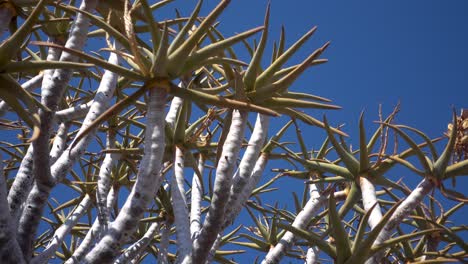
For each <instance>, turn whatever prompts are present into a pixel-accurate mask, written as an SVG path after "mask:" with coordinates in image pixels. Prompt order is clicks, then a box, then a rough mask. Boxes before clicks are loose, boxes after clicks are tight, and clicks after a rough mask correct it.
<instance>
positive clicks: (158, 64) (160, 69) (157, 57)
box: [150, 24, 169, 76]
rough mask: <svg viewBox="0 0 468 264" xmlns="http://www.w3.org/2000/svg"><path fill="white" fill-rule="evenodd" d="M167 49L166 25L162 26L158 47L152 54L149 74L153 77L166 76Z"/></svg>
mask: <svg viewBox="0 0 468 264" xmlns="http://www.w3.org/2000/svg"><path fill="white" fill-rule="evenodd" d="M168 48H169V37H168V28H167V24H164V26H163V33H162V36H161V38H160V39H159V45H158V49H157V51H156V53H155V54H154V58H153V61H152V63H151V68H150V74H152V75H153V76H166V75H167V70H166V65H167V53H168Z"/></svg>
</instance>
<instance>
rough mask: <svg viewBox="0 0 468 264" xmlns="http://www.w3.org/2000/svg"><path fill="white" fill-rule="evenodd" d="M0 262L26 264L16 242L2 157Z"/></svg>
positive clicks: (0, 157) (0, 167)
mask: <svg viewBox="0 0 468 264" xmlns="http://www.w3.org/2000/svg"><path fill="white" fill-rule="evenodd" d="M0 212H2V213H1V214H0V260H2V261H4V262H5V263H19V264H22V263H25V261H24V258H23V255H22V252H21V249H20V247H19V245H18V241H17V240H16V236H15V230H14V224H13V221H12V218H11V215H10V214H9V213H8V212H9V206H8V201H7V185H6V181H5V176H4V175H3V161H2V156H1V155H0Z"/></svg>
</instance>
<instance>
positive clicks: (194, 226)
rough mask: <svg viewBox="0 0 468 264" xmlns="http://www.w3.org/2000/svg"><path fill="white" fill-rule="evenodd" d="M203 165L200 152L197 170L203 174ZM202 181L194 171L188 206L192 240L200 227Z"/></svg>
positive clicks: (203, 161)
mask: <svg viewBox="0 0 468 264" xmlns="http://www.w3.org/2000/svg"><path fill="white" fill-rule="evenodd" d="M204 167H205V159H204V157H203V154H201V153H200V157H199V159H198V171H199V172H200V174H201V175H203V168H204ZM202 184H203V183H202V182H200V178H199V177H198V176H197V175H196V174H195V173H194V174H193V177H192V202H191V206H190V236H191V238H192V241H194V240H195V239H196V238H197V237H198V234H199V232H200V228H201V202H202V198H203V193H202Z"/></svg>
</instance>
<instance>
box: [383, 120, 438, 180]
mask: <svg viewBox="0 0 468 264" xmlns="http://www.w3.org/2000/svg"><path fill="white" fill-rule="evenodd" d="M385 125H386V126H389V127H391V128H393V130H395V131H396V132H397V133H398V134H399V135H400V136H401V137H402V138H403V139H404V140H405V141H406V143H408V145H409V146H410V147H411V149H413V150H414V154H416V156H417V157H418V159H419V162H421V164H422V165H423V167H424V170H425V172H426V173H427V174H430V173H431V171H432V170H431V166H430V165H429V163H428V161H427V159H426V156H425V155H424V153H423V152H422V150H421V148H420V147H419V146H418V144H416V143H415V142H414V141H413V140H412V139H411V137H410V136H408V135H407V134H406V133H405V132H403V130H401V129H400V128H398V127H397V126H395V125H391V124H385Z"/></svg>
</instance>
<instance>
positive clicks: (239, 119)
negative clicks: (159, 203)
mask: <svg viewBox="0 0 468 264" xmlns="http://www.w3.org/2000/svg"><path fill="white" fill-rule="evenodd" d="M247 116H248V114H247V112H240V111H238V110H234V111H233V114H232V122H231V127H230V128H229V133H228V135H227V137H226V141H225V143H224V145H223V150H222V154H221V157H220V160H219V163H218V167H217V168H216V178H215V183H214V186H213V196H212V200H211V205H210V209H209V211H208V215H207V216H206V219H205V222H204V223H203V227H202V229H201V231H200V235H199V237H198V238H197V239H196V240H195V241H194V247H193V262H194V263H204V262H205V261H206V259H207V257H208V254H209V251H210V249H211V247H212V246H213V243H214V241H215V240H216V237H217V236H218V234H219V232H220V231H221V229H222V225H223V224H224V217H225V210H226V203H227V201H228V199H229V190H230V188H231V183H232V175H233V172H234V167H235V165H236V161H237V158H238V156H239V151H240V147H241V145H242V140H243V139H244V130H245V126H246V122H247ZM225 129H228V128H225Z"/></svg>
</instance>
